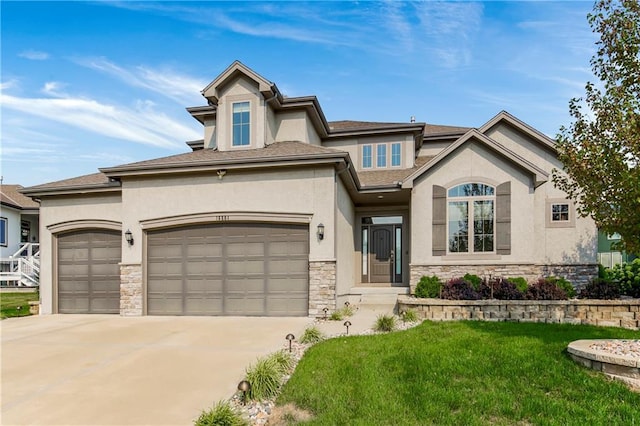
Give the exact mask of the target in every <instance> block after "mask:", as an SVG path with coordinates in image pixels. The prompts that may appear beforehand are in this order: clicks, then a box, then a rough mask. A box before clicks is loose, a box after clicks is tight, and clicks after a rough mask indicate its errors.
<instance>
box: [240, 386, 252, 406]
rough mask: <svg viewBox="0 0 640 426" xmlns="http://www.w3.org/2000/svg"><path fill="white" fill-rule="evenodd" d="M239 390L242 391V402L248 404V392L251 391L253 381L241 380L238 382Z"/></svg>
mask: <svg viewBox="0 0 640 426" xmlns="http://www.w3.org/2000/svg"><path fill="white" fill-rule="evenodd" d="M238 390H239V391H241V392H242V403H243V404H244V405H247V392H250V391H251V383H249V382H247V381H246V380H243V381H241V382H240V383H238Z"/></svg>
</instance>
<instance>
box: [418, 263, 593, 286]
mask: <svg viewBox="0 0 640 426" xmlns="http://www.w3.org/2000/svg"><path fill="white" fill-rule="evenodd" d="M467 273H469V274H475V275H478V276H480V277H488V276H489V275H491V276H493V277H523V278H525V279H526V280H527V281H529V282H533V281H536V280H537V279H538V278H541V277H548V276H551V275H554V276H556V277H563V278H566V279H567V280H569V281H570V282H571V283H572V284H573V286H574V287H575V288H576V289H579V288H582V287H584V286H585V285H586V284H588V283H589V281H591V280H592V279H593V278H596V277H597V276H598V265H596V264H577V265H536V264H502V265H496V264H494V265H411V283H410V284H411V293H414V292H415V289H416V285H417V284H418V281H420V278H422V276H423V275H427V276H431V275H437V276H438V278H440V279H441V280H444V281H447V280H450V279H452V278H458V277H462V276H464V275H465V274H467Z"/></svg>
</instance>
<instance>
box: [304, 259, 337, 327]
mask: <svg viewBox="0 0 640 426" xmlns="http://www.w3.org/2000/svg"><path fill="white" fill-rule="evenodd" d="M323 308H329V310H330V311H333V310H335V308H336V262H335V261H310V262H309V316H310V317H319V316H322V315H324V312H322V309H323Z"/></svg>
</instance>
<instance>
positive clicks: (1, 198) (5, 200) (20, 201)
mask: <svg viewBox="0 0 640 426" xmlns="http://www.w3.org/2000/svg"><path fill="white" fill-rule="evenodd" d="M22 188H23V187H22V185H5V184H2V185H0V202H1V203H2V204H4V205H9V206H13V207H17V208H20V209H37V208H39V207H40V203H37V202H35V201H33V200H32V199H31V198H29V197H27V196H25V195H22V194H21V193H20V192H19V191H20V190H21V189H22Z"/></svg>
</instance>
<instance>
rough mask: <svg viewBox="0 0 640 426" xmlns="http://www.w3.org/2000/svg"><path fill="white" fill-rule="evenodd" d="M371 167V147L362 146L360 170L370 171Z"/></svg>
mask: <svg viewBox="0 0 640 426" xmlns="http://www.w3.org/2000/svg"><path fill="white" fill-rule="evenodd" d="M372 166H373V147H372V146H371V145H363V146H362V168H363V169H370V168H371V167H372Z"/></svg>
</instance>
